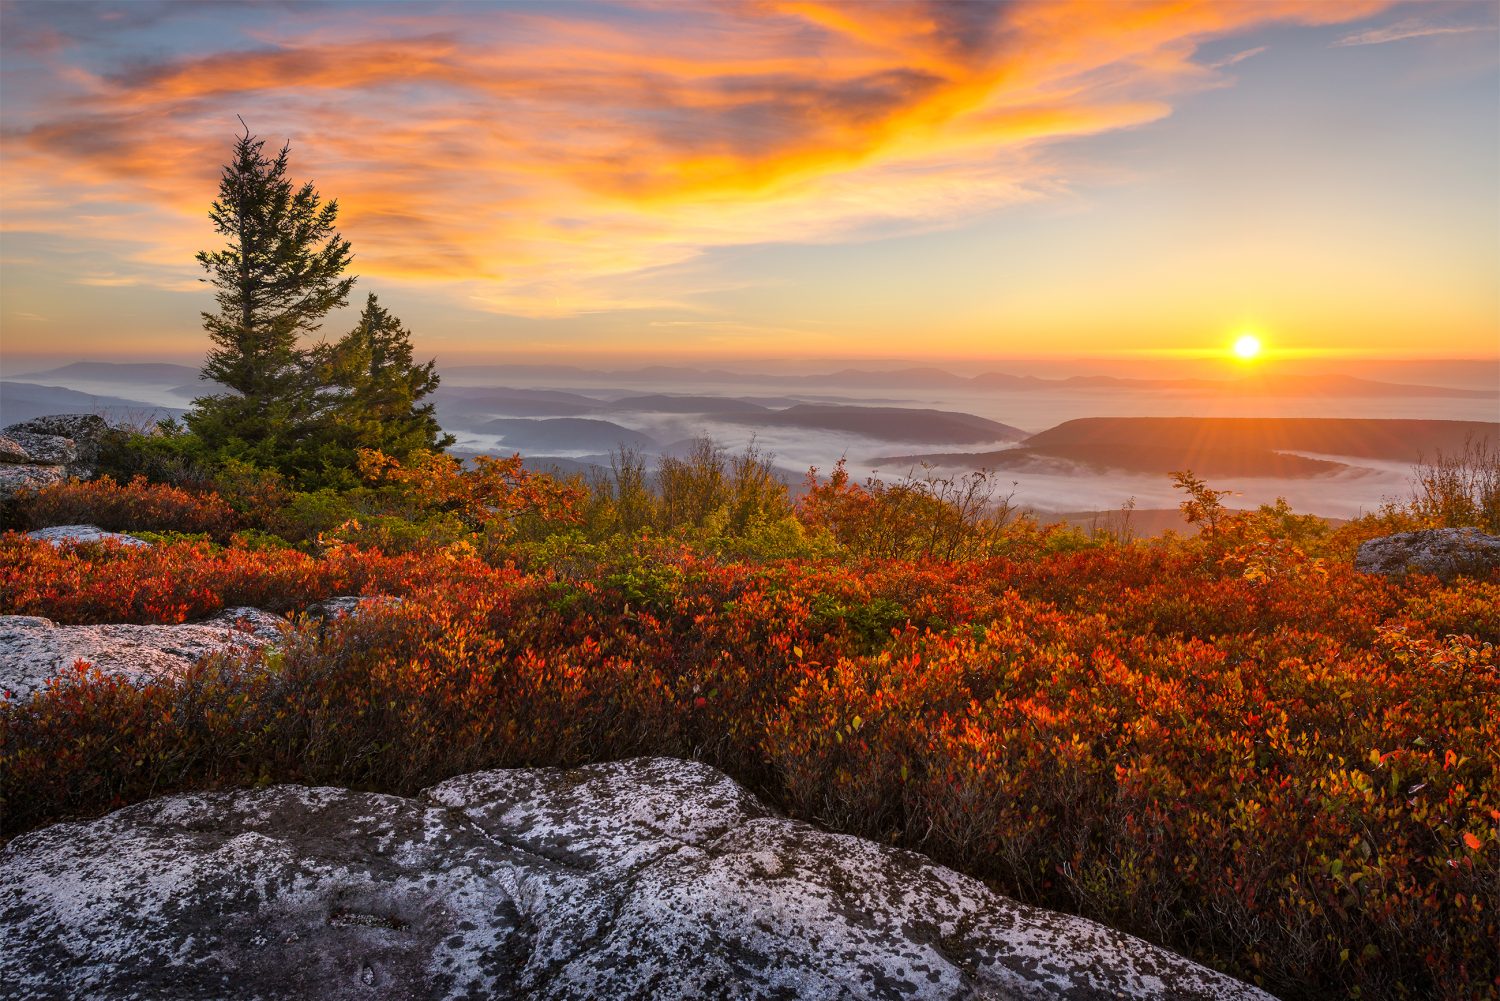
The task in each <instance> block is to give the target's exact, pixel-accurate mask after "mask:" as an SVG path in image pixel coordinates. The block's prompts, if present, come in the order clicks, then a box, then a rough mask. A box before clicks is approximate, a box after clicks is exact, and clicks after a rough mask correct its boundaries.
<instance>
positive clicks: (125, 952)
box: [0, 758, 1268, 1001]
mask: <svg viewBox="0 0 1500 1001" xmlns="http://www.w3.org/2000/svg"><path fill="white" fill-rule="evenodd" d="M0 982H4V983H7V984H10V985H12V987H13V989H16V990H19V991H20V992H21V993H22V994H24V995H25V996H27V997H36V998H53V997H56V998H63V997H67V998H110V999H126V998H148V997H149V998H152V999H162V1001H169V999H177V998H209V997H224V996H235V997H255V998H290V997H314V996H316V997H318V998H320V999H322V1001H340V999H344V998H368V997H421V998H538V999H551V998H557V999H562V998H621V999H630V998H640V999H646V998H652V999H664V1001H671V999H687V998H706V997H714V998H745V999H751V998H757V999H758V998H766V999H770V998H807V999H818V998H830V999H831V998H850V999H862V998H867V999H876V998H934V999H936V998H955V999H956V998H995V999H999V998H1007V999H1008V998H1100V999H1103V998H1180V999H1189V998H1205V999H1208V998H1212V999H1224V1001H1228V999H1246V1001H1250V999H1255V1001H1267V998H1268V995H1265V994H1264V993H1262V992H1261V991H1259V990H1256V989H1255V988H1253V987H1249V986H1247V985H1245V984H1242V983H1239V982H1237V981H1235V980H1233V979H1231V978H1229V977H1226V976H1223V975H1221V974H1218V973H1215V972H1213V971H1211V970H1208V969H1206V968H1204V967H1201V966H1198V965H1196V964H1194V963H1192V962H1190V961H1188V960H1186V959H1183V958H1182V957H1180V956H1177V955H1175V954H1173V953H1170V952H1167V951H1165V950H1163V949H1159V948H1157V947H1155V946H1152V945H1149V944H1148V943H1145V942H1143V941H1141V940H1139V939H1135V938H1132V937H1131V936H1128V935H1125V934H1122V933H1119V932H1114V931H1111V930H1109V929H1107V928H1104V927H1103V926H1101V925H1098V924H1095V923H1093V922H1090V921H1086V920H1084V919H1081V918H1076V917H1069V916H1066V915H1062V914H1056V913H1052V912H1048V911H1043V910H1039V909H1036V908H1032V907H1026V906H1023V905H1021V904H1018V903H1016V902H1014V901H1011V900H1009V899H1007V898H1005V897H1002V896H1000V895H998V894H996V893H994V892H993V891H991V890H989V889H988V888H986V887H985V886H984V885H983V884H982V883H979V882H978V881H976V880H973V879H969V878H967V877H964V876H961V875H959V874H958V873H956V872H953V871H952V870H949V869H945V868H943V867H941V866H938V865H936V864H934V863H933V862H931V861H929V860H927V859H925V858H922V857H921V856H919V855H915V854H912V853H910V852H906V851H901V850H897V849H893V848H889V847H886V846H882V845H879V844H875V843H873V842H869V841H862V840H860V839H857V838H852V837H847V836H842V835H837V834H830V833H827V832H824V831H820V830H818V829H816V828H814V827H812V826H811V825H808V824H805V823H800V822H795V821H790V820H786V819H784V818H781V817H779V816H777V815H776V814H775V813H774V812H773V811H771V810H770V809H768V808H767V807H766V806H765V805H764V804H762V803H760V802H759V801H758V800H756V799H755V798H754V797H753V796H751V795H750V794H749V793H748V792H746V791H745V790H743V789H742V788H740V787H739V786H737V785H736V784H735V783H734V782H732V781H731V780H729V779H728V778H727V777H726V776H724V775H723V774H721V773H719V772H717V771H715V770H714V769H712V768H709V767H707V766H705V765H702V764H698V763H694V762H690V761H678V760H674V759H664V758H644V759H635V760H631V761H623V762H616V763H612V764H603V765H593V766H589V767H585V768H578V769H573V770H564V769H553V768H539V769H519V770H511V771H491V772H479V773H475V774H472V775H466V776H461V777H458V778H455V779H452V780H449V781H447V782H444V783H442V784H440V785H438V786H435V787H433V788H431V789H428V790H427V791H425V792H424V793H422V794H420V795H418V796H416V797H414V798H409V799H408V798H402V797H396V796H386V795H379V794H373V793H360V792H352V791H347V790H339V789H317V788H308V787H303V786H276V787H272V788H268V789H260V790H254V791H231V792H214V793H203V794H196V795H179V796H171V797H166V798H162V799H157V800H153V801H151V802H148V803H142V804H139V805H137V806H133V807H127V808H126V809H123V810H119V811H116V812H115V813H112V814H109V815H108V816H105V817H102V818H100V819H98V820H94V821H90V822H87V823H69V824H59V825H56V826H53V827H50V828H46V829H44V830H40V831H35V832H32V833H31V834H27V835H23V836H22V837H20V838H17V839H16V840H15V841H14V842H12V843H11V845H9V846H8V847H7V848H6V850H5V852H4V853H3V854H0Z"/></svg>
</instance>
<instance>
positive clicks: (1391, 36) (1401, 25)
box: [1333, 18, 1495, 46]
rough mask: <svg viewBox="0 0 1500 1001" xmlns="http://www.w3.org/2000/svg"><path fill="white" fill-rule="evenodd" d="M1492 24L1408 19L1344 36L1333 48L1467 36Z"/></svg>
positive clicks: (1490, 27)
mask: <svg viewBox="0 0 1500 1001" xmlns="http://www.w3.org/2000/svg"><path fill="white" fill-rule="evenodd" d="M1494 30H1495V25H1493V24H1437V23H1434V22H1431V21H1424V20H1421V19H1419V18H1409V19H1407V20H1405V21H1398V22H1396V23H1395V24H1391V25H1387V26H1385V27H1384V28H1367V29H1366V30H1364V31H1356V32H1354V33H1353V34H1349V35H1345V36H1344V37H1343V38H1340V39H1339V40H1338V41H1336V42H1334V43H1333V44H1334V45H1335V46H1345V45H1384V44H1385V43H1386V42H1401V41H1405V40H1406V39H1408V38H1427V37H1430V36H1432V35H1468V34H1472V33H1473V32H1476V31H1494Z"/></svg>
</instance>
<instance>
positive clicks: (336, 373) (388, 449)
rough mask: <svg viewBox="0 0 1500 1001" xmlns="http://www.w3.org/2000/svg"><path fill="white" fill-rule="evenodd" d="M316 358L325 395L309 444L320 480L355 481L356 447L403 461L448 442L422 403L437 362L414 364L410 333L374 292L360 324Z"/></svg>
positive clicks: (433, 380)
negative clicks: (319, 468)
mask: <svg viewBox="0 0 1500 1001" xmlns="http://www.w3.org/2000/svg"><path fill="white" fill-rule="evenodd" d="M316 361H317V370H318V376H319V381H320V382H321V383H322V384H323V386H324V390H323V393H322V396H321V405H320V417H319V419H318V422H317V425H316V430H315V431H314V433H313V438H312V441H311V442H310V444H311V445H312V453H313V455H315V456H316V460H315V461H316V462H317V464H318V465H319V466H320V467H321V468H322V471H323V474H322V476H321V477H320V478H321V479H322V480H323V481H324V482H326V483H328V484H329V485H345V483H346V482H348V483H352V482H353V472H352V471H353V469H354V468H355V464H356V451H357V450H358V449H361V448H372V449H376V450H378V451H381V452H384V453H385V454H386V455H389V456H392V457H393V458H397V459H400V460H402V461H406V460H407V459H409V458H410V457H411V456H412V455H413V454H415V453H419V452H433V451H438V450H441V449H443V448H446V447H447V446H449V445H451V444H453V441H454V439H453V436H452V435H448V434H444V433H443V429H442V428H441V427H439V426H438V422H437V417H436V416H435V415H434V413H433V405H432V404H431V403H423V402H421V401H422V400H423V398H425V397H426V396H428V395H429V394H431V393H432V391H433V390H435V389H436V388H437V386H438V375H437V373H436V372H434V371H433V369H434V367H435V366H436V362H435V361H429V362H427V363H426V364H423V365H418V364H415V363H414V362H413V361H412V345H411V331H410V330H408V329H407V328H406V327H405V326H404V325H403V324H402V323H401V321H400V320H399V319H398V318H397V317H395V316H394V315H392V314H391V312H390V311H389V310H387V309H385V308H383V307H382V306H381V305H380V303H379V301H378V300H377V299H376V298H375V294H374V293H373V292H372V293H371V294H370V296H369V298H368V299H366V300H365V308H364V312H362V313H361V314H360V317H359V323H358V324H356V325H355V327H354V329H353V330H351V331H349V333H347V334H345V335H344V336H343V337H342V338H340V339H339V340H338V342H337V343H334V344H331V345H325V346H322V347H320V348H319V349H317V351H316ZM309 458H312V455H310V456H309ZM309 465H310V463H309Z"/></svg>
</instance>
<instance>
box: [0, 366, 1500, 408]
mask: <svg viewBox="0 0 1500 1001" xmlns="http://www.w3.org/2000/svg"><path fill="white" fill-rule="evenodd" d="M439 372H440V374H441V375H443V376H444V377H446V378H448V379H449V383H448V384H445V385H444V386H443V388H442V391H452V390H470V389H473V390H479V391H484V390H483V387H473V386H457V385H454V384H455V383H457V382H459V381H461V380H462V381H465V382H467V381H471V380H474V379H499V380H505V381H518V380H520V379H523V378H524V379H525V380H526V381H534V380H552V381H559V382H562V383H564V384H572V383H604V384H610V383H615V384H619V383H622V382H638V383H657V384H681V383H686V384H690V385H703V384H705V383H708V384H726V385H743V384H757V385H782V386H839V387H847V388H850V389H891V390H901V389H965V390H995V391H1002V392H1016V391H1031V390H1053V391H1055V390H1060V389H1061V390H1078V391H1085V392H1086V391H1090V390H1116V391H1119V390H1139V391H1142V392H1163V391H1167V392H1181V393H1213V394H1225V393H1227V394H1230V395H1233V396H1249V397H1258V396H1269V397H1277V396H1322V397H1412V396H1419V397H1420V396H1425V397H1443V398H1452V399H1500V383H1497V384H1496V385H1495V386H1494V387H1492V388H1489V389H1459V388H1455V387H1452V386H1427V385H1416V384H1410V383H1397V382H1379V381H1376V380H1373V379H1360V378H1355V377H1353V376H1347V375H1337V374H1332V373H1330V374H1325V375H1285V374H1282V375H1278V374H1274V373H1253V374H1248V375H1245V376H1243V377H1241V378H1237V379H1134V378H1123V377H1118V376H1108V375H1075V376H1067V377H1063V378H1055V379H1049V378H1043V377H1040V376H1034V375H1012V374H1009V373H1006V372H984V373H981V374H979V375H975V376H962V375H956V374H954V373H953V372H949V371H947V370H946V369H941V368H933V367H910V368H901V369H890V370H877V369H859V368H844V369H839V370H836V371H831V372H825V373H819V374H814V375H785V374H773V373H748V372H732V371H729V370H727V369H705V368H694V367H690V366H671V365H648V366H644V367H641V368H634V369H622V370H618V371H609V370H604V369H592V368H584V367H580V366H574V365H453V366H445V367H443V368H441V369H439ZM12 378H14V379H18V380H25V381H27V382H36V381H37V380H52V381H61V382H63V383H67V382H69V381H71V380H77V381H86V382H126V383H130V382H133V383H136V384H140V385H152V386H175V387H179V388H182V389H183V390H185V391H186V390H188V389H190V387H192V386H193V385H195V384H196V385H198V386H202V383H199V382H198V369H196V368H193V367H191V366H188V365H173V364H168V363H114V362H74V363H72V364H71V365H64V366H62V367H60V368H53V369H47V370H45V371H42V372H28V373H24V374H21V375H16V376H13V377H12ZM490 392H494V390H490ZM504 392H505V393H507V394H512V395H514V394H518V393H524V392H547V391H546V390H540V391H539V390H505V391H504ZM554 392H555V391H554ZM189 395H196V391H195V392H192V393H189ZM648 399H654V400H656V401H658V402H660V401H667V400H672V399H674V397H672V396H667V395H663V394H656V395H654V396H652V397H648ZM710 399H721V398H710ZM580 401H586V402H587V403H597V402H598V401H594V400H588V398H587V397H581V398H580ZM622 402H623V401H622ZM640 409H645V408H644V407H642V408H640ZM672 412H686V411H672ZM695 412H697V411H695Z"/></svg>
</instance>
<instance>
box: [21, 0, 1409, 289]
mask: <svg viewBox="0 0 1500 1001" xmlns="http://www.w3.org/2000/svg"><path fill="white" fill-rule="evenodd" d="M1383 5H1384V4H1383V3H1382V2H1380V0H1371V2H1367V3H1361V2H1349V3H1343V4H1339V5H1321V4H1306V3H1303V2H1274V0H1264V2H1254V3H1222V2H1209V0H1204V2H1176V3H1123V2H1121V3H1109V4H1100V3H1096V2H1087V0H1085V2H1077V3H1057V2H1050V0H1049V2H1040V3H1023V4H1017V5H1009V6H991V5H987V4H977V3H976V4H948V3H932V4H895V3H876V4H868V5H852V4H847V3H825V2H814V0H765V2H750V3H743V4H738V5H724V6H706V7H688V6H685V5H679V4H663V5H656V6H652V5H638V6H626V7H622V8H620V9H618V10H617V11H614V12H613V14H612V16H608V17H595V18H593V19H586V18H587V17H588V13H587V11H585V9H584V8H569V7H566V6H560V7H553V8H550V9H549V10H547V11H546V12H545V13H541V14H539V13H534V12H522V11H518V10H513V9H507V8H498V9H496V8H479V7H470V6H461V7H458V8H421V9H419V10H417V11H410V10H408V9H405V8H384V7H378V8H367V9H365V10H362V11H352V10H345V11H344V12H343V14H344V19H343V21H342V22H341V21H340V15H339V12H338V11H339V9H335V8H326V9H316V10H312V11H300V12H297V13H289V14H287V15H285V18H286V20H283V21H282V22H280V23H279V24H278V25H276V26H275V29H274V30H272V31H269V32H266V31H262V32H260V33H258V34H257V35H256V36H255V37H254V39H253V41H254V43H255V44H254V47H252V48H249V49H248V50H238V49H236V50H233V51H231V50H225V51H216V52H206V53H200V54H196V55H189V56H179V57H176V58H171V59H166V60H162V61H158V62H155V63H150V64H143V65H137V66H134V67H132V68H129V69H126V70H124V71H119V72H115V73H105V72H99V71H96V69H95V68H91V67H87V66H79V65H74V64H71V63H69V62H68V61H67V60H68V53H69V51H70V50H69V46H68V43H67V41H66V40H59V39H58V38H57V37H55V36H56V35H57V31H53V32H52V33H51V34H49V35H47V36H46V37H47V38H48V39H49V40H50V41H49V46H50V49H49V55H48V57H47V58H48V60H49V63H48V65H49V66H50V67H51V68H52V69H51V72H52V74H53V77H54V79H53V80H52V81H51V87H50V89H49V90H48V93H47V96H46V97H45V98H41V99H38V100H37V101H36V103H35V104H34V105H32V104H27V105H25V106H24V107H18V108H17V109H16V110H19V111H21V112H23V113H22V114H19V115H16V114H11V113H10V112H9V111H8V114H7V117H8V118H11V119H12V120H17V119H19V120H24V122H25V124H23V125H19V126H13V127H11V128H10V129H8V130H7V131H6V132H5V133H4V136H3V146H0V166H3V171H0V198H3V200H4V202H5V207H6V212H5V217H4V220H3V226H4V227H5V228H6V229H8V230H12V231H17V230H22V231H28V232H37V233H46V234H53V235H60V236H66V237H69V238H73V239H78V240H88V239H97V240H107V241H115V242H118V243H121V244H125V245H129V246H132V247H134V248H135V249H134V250H133V251H132V253H131V257H132V259H133V260H132V264H133V265H134V266H135V267H136V268H156V269H158V270H159V271H160V272H161V275H160V279H159V282H158V284H160V285H162V286H163V287H182V288H186V287H192V286H191V279H192V278H193V277H195V276H194V275H193V274H192V264H191V260H192V255H193V253H194V252H195V251H197V250H199V249H202V248H204V247H206V246H210V245H212V243H213V236H212V234H211V233H210V232H209V229H208V226H207V223H206V221H205V219H204V212H205V209H206V205H207V203H208V201H209V199H210V198H211V197H212V194H213V191H214V186H215V183H216V177H217V171H218V164H220V163H221V162H222V160H223V158H224V156H225V154H226V153H227V150H228V147H229V142H230V138H231V131H232V129H233V128H234V125H235V123H234V121H233V115H234V113H236V112H239V113H241V114H244V115H245V117H246V119H247V120H248V121H249V122H250V124H251V126H252V127H253V128H255V129H256V130H257V131H260V132H262V133H263V134H266V135H270V136H273V137H279V136H282V135H287V136H290V137H292V140H293V146H294V169H295V170H296V172H297V174H298V176H301V177H312V178H315V180H316V183H317V185H318V187H319V189H320V190H321V191H322V192H323V193H324V194H325V195H326V196H329V197H333V196H336V197H338V199H339V202H340V205H341V206H342V207H343V223H344V230H345V235H347V236H349V237H350V238H351V239H352V240H353V242H354V247H355V250H356V253H357V254H358V260H357V269H358V270H359V271H360V273H361V274H363V275H366V276H370V277H374V278H383V279H394V280H402V281H410V282H422V283H441V284H446V285H451V286H453V287H454V288H455V289H457V290H459V291H460V292H462V293H463V294H464V295H466V296H467V297H468V298H469V299H470V301H472V302H474V303H477V304H479V305H481V306H482V307H484V308H487V309H491V310H495V311H498V312H505V313H515V314H520V315H528V316H559V315H571V314H575V313H579V312H587V311H592V310H603V309H611V310H612V309H626V308H632V307H647V306H650V307H661V306H677V307H691V305H692V302H691V296H692V289H691V286H690V285H688V286H683V287H682V288H681V289H679V290H678V291H677V292H673V291H672V290H671V289H670V287H666V288H664V287H663V285H662V283H661V282H646V283H643V282H642V281H640V278H641V276H642V275H650V274H652V273H655V272H659V271H660V270H661V269H664V268H668V267H670V266H673V265H679V264H682V263H683V262H686V261H690V260H692V259H693V258H694V257H695V256H697V255H699V254H701V253H703V252H704V251H705V250H708V249H711V248H715V247H726V246H735V245H744V244H754V243H760V242H765V241H788V240H790V241H804V242H820V241H833V240H839V239H844V238H847V237H849V236H851V235H853V234H858V233H861V232H866V231H869V230H870V229H872V228H889V227H897V228H902V229H920V228H925V227H938V226H945V225H950V224H952V223H954V222H956V221H960V220H964V219H968V218H971V217H973V215H974V214H976V213H981V212H987V211H991V210H993V209H996V208H998V207H1001V206H1004V205H1007V204H1011V203H1015V202H1018V201H1024V200H1029V199H1036V198H1045V197H1050V196H1053V195H1055V194H1056V193H1058V192H1061V191H1066V180H1065V179H1063V178H1059V177H1058V176H1057V174H1056V170H1055V168H1054V167H1053V166H1052V165H1051V164H1050V163H1049V161H1048V158H1047V157H1046V156H1045V154H1044V150H1045V147H1046V145H1047V144H1048V143H1051V142H1055V141H1057V140H1061V139H1067V138H1072V137H1078V136H1084V135H1090V134H1094V133H1099V132H1104V131H1108V130H1115V129H1122V128H1129V127H1131V126H1135V125H1140V124H1142V123H1145V122H1150V121H1152V120H1155V119H1158V118H1160V117H1162V116H1165V115H1167V114H1169V113H1170V109H1171V104H1172V101H1173V99H1174V98H1177V97H1179V96H1180V95H1182V94H1183V93H1186V92H1189V91H1192V90H1195V89H1201V88H1204V87H1210V86H1215V85H1216V84H1218V83H1219V82H1220V79H1221V78H1220V77H1219V76H1218V74H1217V72H1216V68H1215V67H1212V66H1209V65H1206V64H1204V63H1200V62H1198V61H1195V58H1194V55H1195V52H1196V50H1197V48H1198V47H1199V45H1200V44H1201V43H1202V42H1204V41H1206V40H1210V39H1215V38H1219V37H1224V36H1229V35H1233V34H1235V33H1237V32H1241V31H1244V30H1247V29H1250V28H1254V27H1257V26H1260V25H1264V24H1267V23H1271V22H1277V21H1290V22H1302V23H1309V22H1322V21H1338V20H1352V19H1355V18H1359V17H1362V16H1365V15H1367V14H1368V13H1369V12H1371V11H1372V10H1375V9H1378V8H1379V7H1381V6H1383ZM77 16H78V15H77V13H76V12H75V13H74V17H75V18H76V17H77ZM163 16H164V17H170V16H171V11H170V10H168V11H166V12H165V13H164V14H163ZM299 19H300V20H299ZM314 22H315V23H314ZM33 34H35V33H33ZM333 39H337V40H333ZM7 104H11V100H8V101H7ZM121 270H123V269H121ZM131 273H132V274H135V273H136V271H135V270H132V271H131ZM111 280H112V279H111ZM132 280H139V279H132ZM648 287H649V289H650V291H643V289H646V288H648Z"/></svg>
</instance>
